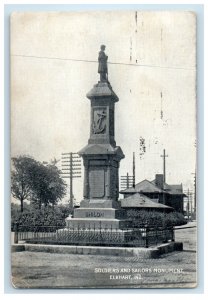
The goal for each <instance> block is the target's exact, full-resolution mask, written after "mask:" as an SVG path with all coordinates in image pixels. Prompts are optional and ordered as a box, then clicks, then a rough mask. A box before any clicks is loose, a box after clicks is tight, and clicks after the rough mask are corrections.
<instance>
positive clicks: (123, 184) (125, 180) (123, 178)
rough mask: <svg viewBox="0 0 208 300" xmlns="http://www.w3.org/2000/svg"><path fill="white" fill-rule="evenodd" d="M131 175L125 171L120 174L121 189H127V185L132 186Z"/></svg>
mask: <svg viewBox="0 0 208 300" xmlns="http://www.w3.org/2000/svg"><path fill="white" fill-rule="evenodd" d="M133 182H134V179H133V176H130V175H129V173H128V172H127V173H126V175H124V176H121V189H122V190H125V189H128V188H129V187H133Z"/></svg>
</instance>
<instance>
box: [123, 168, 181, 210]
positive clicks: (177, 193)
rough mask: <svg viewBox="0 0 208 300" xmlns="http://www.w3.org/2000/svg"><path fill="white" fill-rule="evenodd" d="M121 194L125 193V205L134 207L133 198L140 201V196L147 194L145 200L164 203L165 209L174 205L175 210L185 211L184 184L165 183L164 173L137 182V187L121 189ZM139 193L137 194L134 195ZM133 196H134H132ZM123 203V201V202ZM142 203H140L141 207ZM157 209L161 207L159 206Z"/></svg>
mask: <svg viewBox="0 0 208 300" xmlns="http://www.w3.org/2000/svg"><path fill="white" fill-rule="evenodd" d="M120 194H123V195H124V199H126V201H125V202H124V201H123V203H125V207H127V206H128V204H127V203H128V202H129V206H130V207H132V199H134V201H133V202H135V201H137V200H136V199H138V203H139V201H140V200H139V199H140V197H141V196H142V197H144V196H145V201H147V200H149V201H152V202H155V203H158V204H162V205H164V207H163V209H165V210H166V209H167V210H168V208H170V207H172V208H173V209H174V210H175V211H177V212H180V213H183V202H184V200H183V198H184V197H186V195H185V194H184V193H183V186H182V184H179V185H178V184H177V185H170V184H167V183H164V178H163V174H156V176H155V179H154V180H152V181H149V180H147V179H145V180H143V181H141V182H139V183H137V184H136V185H135V187H130V188H128V189H125V190H122V191H120ZM134 195H137V196H134ZM132 196H134V197H133V198H132ZM121 203H122V202H121ZM139 206H140V205H138V207H139ZM165 206H166V207H165ZM155 209H161V207H158V208H156V207H155Z"/></svg>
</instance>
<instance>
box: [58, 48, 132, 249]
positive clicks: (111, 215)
mask: <svg viewBox="0 0 208 300" xmlns="http://www.w3.org/2000/svg"><path fill="white" fill-rule="evenodd" d="M104 49H105V48H104V47H102V49H101V52H100V53H99V73H100V81H99V82H98V83H97V84H95V85H94V87H93V88H92V89H91V91H90V92H89V93H88V94H87V98H88V99H89V100H90V101H91V121H90V138H89V140H88V144H87V145H86V146H85V147H84V148H83V149H82V150H80V151H79V155H80V156H82V158H83V163H84V193H83V194H84V199H83V200H82V201H81V204H80V208H77V209H75V210H74V216H73V218H67V219H66V225H67V230H68V231H69V232H70V234H71V235H73V236H74V237H73V239H74V242H75V243H79V242H82V243H83V242H84V243H87V244H93V243H100V244H112V243H113V241H114V242H115V244H117V242H118V240H119V243H120V244H122V243H124V244H126V243H127V242H128V240H131V239H132V237H133V235H132V232H133V231H132V230H131V229H130V228H131V221H129V220H127V216H126V211H125V210H124V209H121V207H120V204H119V202H118V197H119V174H118V173H119V165H120V160H121V159H123V158H124V154H123V152H122V150H121V148H120V147H119V146H116V141H115V138H114V135H115V132H114V128H115V124H114V123H115V121H114V119H115V118H114V113H115V103H116V102H118V101H119V99H118V97H117V95H116V94H115V93H114V91H113V89H112V87H111V85H110V83H109V81H108V80H107V56H106V55H105V53H104ZM103 66H104V67H103ZM59 232H60V231H59Z"/></svg>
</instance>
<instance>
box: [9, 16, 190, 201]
mask: <svg viewBox="0 0 208 300" xmlns="http://www.w3.org/2000/svg"><path fill="white" fill-rule="evenodd" d="M195 26H196V19H195V15H194V13H192V12H181V11H180V12H179V11H178V12H176V11H175V12H174V11H172V12H168V11H163V12H159V11H157V12H154V11H152V12H151V11H148V12H147V11H146V12H145V11H137V12H136V11H120V12H115V11H113V12H110V11H108V12H104V11H102V12H99V11H97V12H71V13H68V12H67V13H66V12H50V13H49V12H42V13H30V12H26V13H13V14H12V16H11V49H10V51H11V152H12V156H17V155H22V154H24V155H30V156H33V157H34V158H35V159H37V160H39V161H50V160H51V159H53V158H54V157H55V158H56V159H60V158H61V153H63V152H78V151H79V150H80V149H82V148H83V147H84V146H85V145H86V144H87V142H88V138H89V133H90V100H89V99H87V98H86V94H87V93H88V92H89V90H90V89H91V88H92V87H93V85H94V84H96V83H97V82H98V80H99V75H98V73H97V67H98V64H97V57H98V52H99V48H100V45H101V44H104V45H106V51H105V52H106V54H107V55H108V57H109V64H108V73H109V81H110V83H111V85H112V87H113V90H114V92H115V93H116V94H117V96H118V97H119V102H117V103H116V106H115V140H116V143H117V145H118V146H120V147H121V148H122V150H123V152H124V154H125V158H124V159H123V160H122V161H121V164H120V171H119V174H120V175H125V174H126V173H127V172H129V174H130V175H132V155H133V152H135V162H136V182H139V181H141V180H143V179H148V180H153V179H154V177H155V174H156V173H162V171H163V161H162V158H161V157H160V155H162V154H163V149H166V154H167V155H168V157H167V158H166V181H167V183H169V184H180V183H183V187H184V190H187V189H188V188H189V189H191V190H194V187H193V184H194V175H193V173H194V172H195V167H196V147H195V144H196V49H195V42H196V35H195V30H196V28H195ZM141 139H142V140H144V143H145V152H144V151H143V150H144V149H143V148H141V145H140V140H141ZM58 165H60V162H59V163H58ZM82 193H83V177H82V178H80V179H76V180H75V181H74V196H75V198H76V199H77V201H78V202H79V201H80V200H82Z"/></svg>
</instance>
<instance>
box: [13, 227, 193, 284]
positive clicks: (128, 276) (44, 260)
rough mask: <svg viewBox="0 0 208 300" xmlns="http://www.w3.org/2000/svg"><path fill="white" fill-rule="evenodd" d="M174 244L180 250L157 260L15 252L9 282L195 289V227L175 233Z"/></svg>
mask: <svg viewBox="0 0 208 300" xmlns="http://www.w3.org/2000/svg"><path fill="white" fill-rule="evenodd" d="M194 225H195V224H194V223H190V224H189V226H194ZM176 241H182V242H184V251H181V252H172V253H168V254H164V255H163V256H161V257H160V258H158V259H141V258H139V257H116V256H100V255H97V256H96V255H73V254H56V253H43V252H42V253H41V252H16V253H12V282H13V285H14V286H15V287H19V288H70V287H72V288H73V287H75V288H76V287H86V288H92V287H100V288H102V287H103V288H104V287H106V288H128V287H129V288H130V287H131V288H159V287H163V288H168V287H169V288H171V287H172V288H177V287H181V288H185V287H195V286H196V228H191V229H190V228H187V229H184V230H177V231H176Z"/></svg>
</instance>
